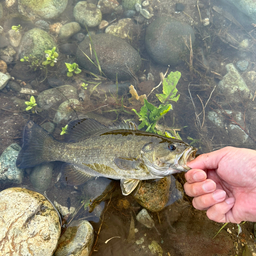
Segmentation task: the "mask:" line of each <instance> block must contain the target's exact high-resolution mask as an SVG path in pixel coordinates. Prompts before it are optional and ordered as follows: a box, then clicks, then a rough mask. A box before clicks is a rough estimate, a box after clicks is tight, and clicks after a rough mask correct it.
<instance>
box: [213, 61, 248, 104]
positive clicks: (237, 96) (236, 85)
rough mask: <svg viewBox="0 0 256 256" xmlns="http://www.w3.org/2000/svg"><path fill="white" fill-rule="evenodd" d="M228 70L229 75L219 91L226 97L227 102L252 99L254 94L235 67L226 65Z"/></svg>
mask: <svg viewBox="0 0 256 256" xmlns="http://www.w3.org/2000/svg"><path fill="white" fill-rule="evenodd" d="M226 69H227V71H228V73H227V74H226V75H225V76H224V77H223V78H222V80H221V81H220V82H219V84H218V90H219V91H220V92H221V93H222V94H223V95H224V96H225V98H226V100H227V102H228V103H231V102H241V101H242V100H248V99H251V98H252V94H251V92H250V90H249V88H248V87H247V85H246V83H245V82H244V79H243V78H242V77H241V75H240V74H239V72H238V71H237V69H236V68H235V66H234V65H233V64H232V63H230V64H227V65H226Z"/></svg>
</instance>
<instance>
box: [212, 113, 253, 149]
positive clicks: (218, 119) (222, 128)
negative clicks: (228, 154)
mask: <svg viewBox="0 0 256 256" xmlns="http://www.w3.org/2000/svg"><path fill="white" fill-rule="evenodd" d="M225 112H226V113H227V114H228V115H230V116H232V117H233V118H234V120H236V122H237V123H238V124H240V125H241V126H242V127H243V126H244V123H243V122H244V120H243V113H241V112H235V111H231V110H225ZM207 118H208V119H209V120H210V121H211V122H212V123H213V124H214V125H215V126H216V127H218V128H219V132H218V133H219V134H221V135H222V136H223V137H225V138H228V140H229V142H232V143H233V144H234V145H237V146H239V145H241V146H242V145H244V146H245V145H246V143H247V142H248V139H249V136H248V135H247V134H246V133H245V132H244V131H243V130H242V129H241V128H240V127H239V126H238V125H235V124H232V123H229V124H226V120H225V117H224V116H223V115H222V111H221V110H218V109H217V110H216V111H209V112H208V114H207ZM216 134H217V131H216ZM225 138H221V137H220V140H221V142H223V140H224V139H225ZM227 143H228V142H227Z"/></svg>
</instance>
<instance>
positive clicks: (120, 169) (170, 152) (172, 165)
mask: <svg viewBox="0 0 256 256" xmlns="http://www.w3.org/2000/svg"><path fill="white" fill-rule="evenodd" d="M196 151H197V149H196V148H194V147H192V146H190V145H189V144H187V143H185V142H183V141H181V140H177V139H173V138H167V137H164V136H161V135H158V134H153V133H149V132H146V131H141V130H137V129H136V126H135V125H134V124H133V123H127V124H122V125H120V126H117V127H107V126H105V125H103V124H101V123H99V122H98V121H96V120H94V119H89V118H84V119H79V120H75V121H71V122H70V123H69V124H68V128H67V135H66V141H65V142H64V141H59V140H56V139H55V138H54V137H53V136H52V135H50V134H48V132H47V131H46V130H44V129H43V128H42V127H40V126H39V125H37V124H36V123H34V122H33V121H32V120H30V121H28V123H27V124H26V125H25V127H24V130H23V144H22V148H21V151H20V152H19V154H18V157H17V160H16V166H17V167H18V168H21V169H25V168H31V167H34V166H37V165H39V164H43V163H48V162H54V161H60V162H63V165H62V173H63V176H64V177H65V180H66V182H67V183H68V184H71V185H80V184H83V183H85V182H86V181H88V180H89V179H91V178H92V177H106V178H110V179H115V180H120V185H121V190H122V193H123V195H129V194H130V193H132V192H133V191H134V190H135V188H136V187H137V186H138V184H139V183H140V181H141V180H151V179H161V178H163V177H165V176H169V175H171V174H174V173H179V172H186V171H188V170H189V169H190V168H189V167H188V166H187V162H189V161H191V160H193V159H194V158H195V154H196Z"/></svg>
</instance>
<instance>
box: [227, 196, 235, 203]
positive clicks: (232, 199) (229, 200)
mask: <svg viewBox="0 0 256 256" xmlns="http://www.w3.org/2000/svg"><path fill="white" fill-rule="evenodd" d="M225 202H226V203H227V204H233V203H234V202H235V198H234V197H230V198H228V199H226V200H225Z"/></svg>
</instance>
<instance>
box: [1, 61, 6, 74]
mask: <svg viewBox="0 0 256 256" xmlns="http://www.w3.org/2000/svg"><path fill="white" fill-rule="evenodd" d="M0 72H2V73H4V74H5V73H6V72H7V64H6V62H5V61H3V60H0Z"/></svg>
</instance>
